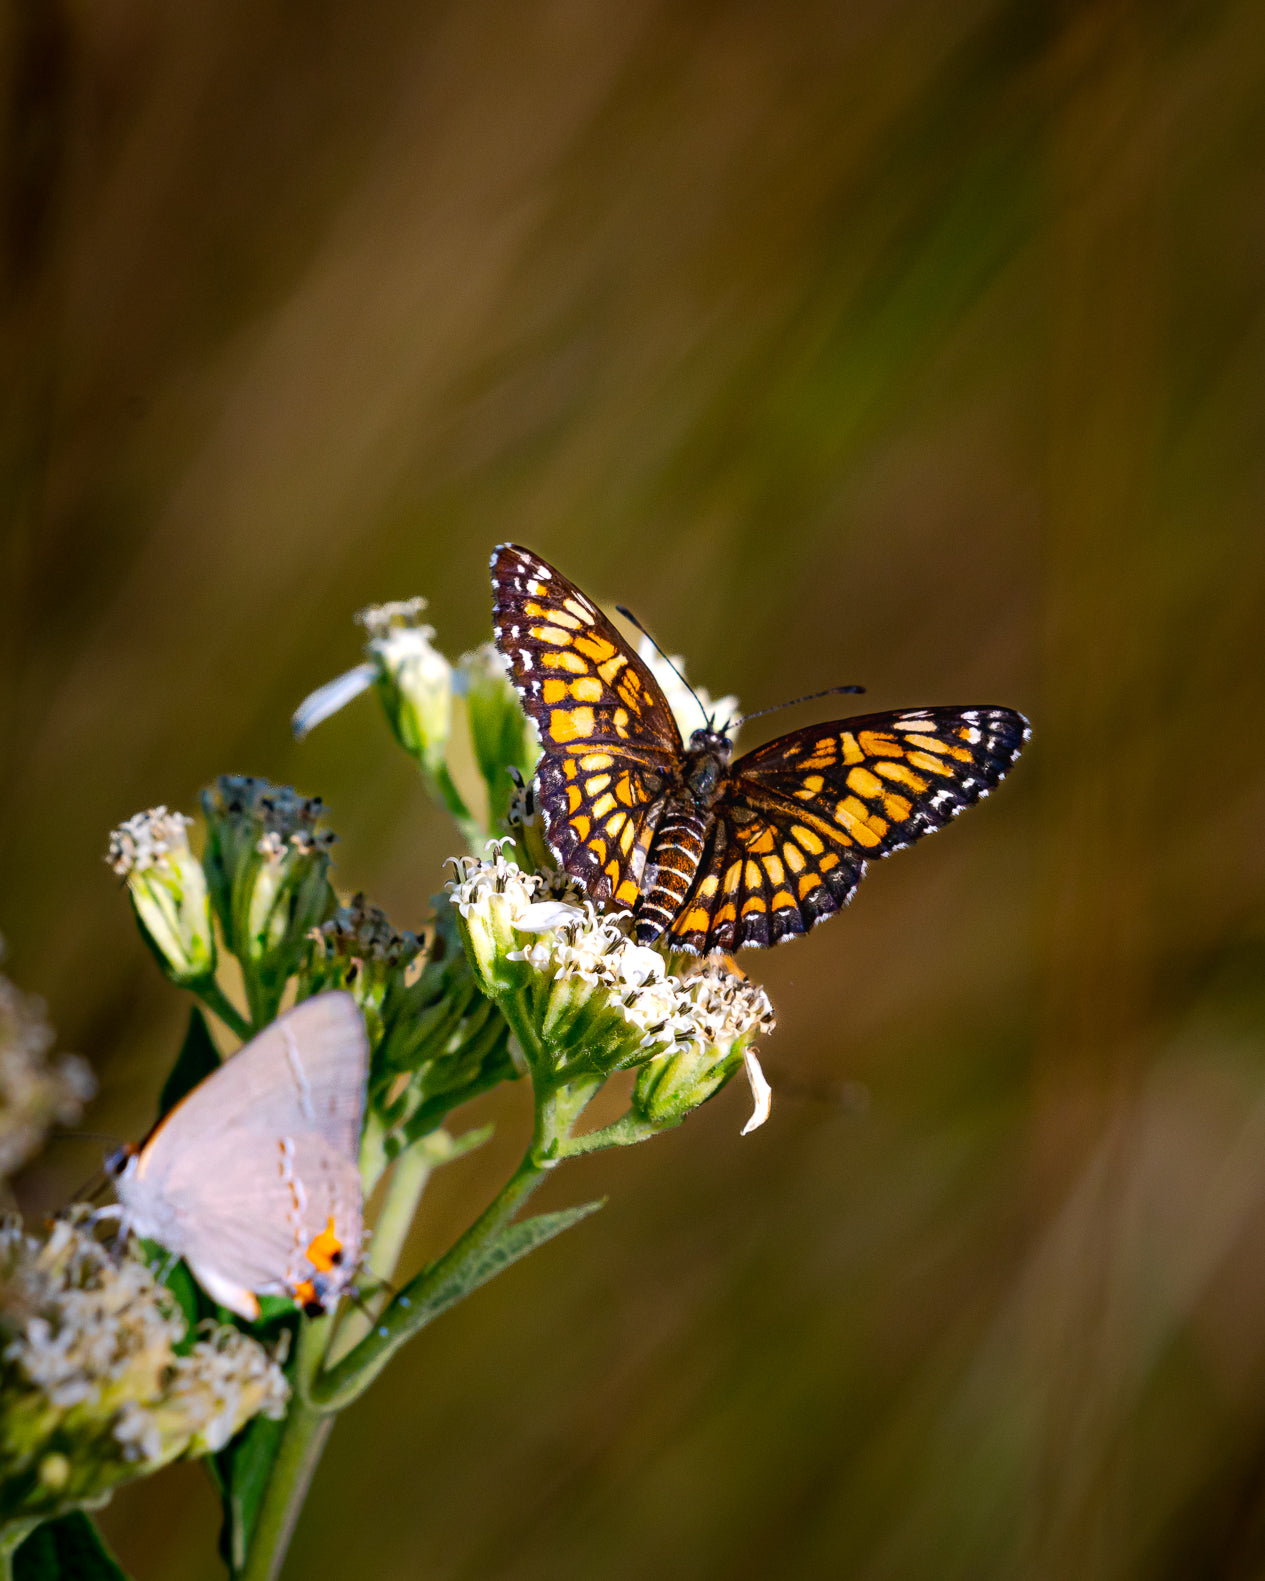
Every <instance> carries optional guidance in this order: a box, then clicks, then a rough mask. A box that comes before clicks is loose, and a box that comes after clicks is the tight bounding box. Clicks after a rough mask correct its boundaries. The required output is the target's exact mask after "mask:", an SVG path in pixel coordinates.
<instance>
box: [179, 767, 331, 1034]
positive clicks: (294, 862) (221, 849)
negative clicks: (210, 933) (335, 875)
mask: <svg viewBox="0 0 1265 1581" xmlns="http://www.w3.org/2000/svg"><path fill="white" fill-rule="evenodd" d="M202 808H203V811H204V812H205V814H206V820H207V844H206V856H205V858H204V862H205V867H206V873H207V878H208V880H209V883H210V890H211V898H212V900H213V902H214V904H215V909H216V912H217V913H218V915H219V919H220V926H221V928H222V929H223V931H224V937H225V941H226V943H227V945H228V948H229V949H230V950H231V951H232V953H233V954H234V955H235V956H236V957H237V959H238V960H239V961H240V962H241V966H242V971H243V974H244V977H245V981H246V988H247V993H248V995H249V997H250V1001H251V1013H252V1019H253V1020H254V1021H255V1022H256V1024H261V1023H262V1021H263V1020H266V1019H269V1018H270V1017H271V1015H273V1014H275V1012H276V1007H277V1004H278V1003H279V1002H280V997H281V992H282V990H283V989H284V987H285V983H286V979H287V978H288V977H290V976H291V975H292V974H293V973H294V972H295V971H296V970H297V969H298V965H299V960H300V957H301V955H302V953H303V950H304V947H305V945H306V942H307V936H308V934H309V933H310V932H311V930H312V929H313V928H314V927H316V926H317V924H318V923H321V922H323V921H324V920H325V918H326V917H327V916H328V915H329V914H330V912H331V911H332V910H333V909H334V907H335V905H336V898H335V895H334V891H333V890H332V889H331V887H330V883H329V864H330V856H329V850H330V847H331V846H332V845H333V843H334V840H335V839H336V836H335V835H333V834H332V833H330V831H329V830H327V829H322V828H320V827H319V825H320V822H321V820H322V819H323V818H324V816H325V807H324V804H323V803H322V801H321V799H320V797H319V796H312V797H305V796H300V795H298V794H297V793H296V792H295V791H293V790H291V789H290V787H289V786H288V785H284V786H277V785H271V784H269V783H268V781H267V780H259V779H252V778H250V777H249V776H243V775H235V774H223V775H221V776H220V778H219V779H218V780H216V782H215V784H214V785H212V786H209V787H208V788H207V789H206V790H204V791H203V792H202Z"/></svg>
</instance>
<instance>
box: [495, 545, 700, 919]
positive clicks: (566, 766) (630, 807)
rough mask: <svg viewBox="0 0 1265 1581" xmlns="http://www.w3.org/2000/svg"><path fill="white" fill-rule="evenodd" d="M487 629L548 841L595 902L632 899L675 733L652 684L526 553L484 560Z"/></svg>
mask: <svg viewBox="0 0 1265 1581" xmlns="http://www.w3.org/2000/svg"><path fill="white" fill-rule="evenodd" d="M492 597H493V609H492V621H493V631H494V634H495V637H496V645H497V647H498V648H499V649H500V651H501V653H502V654H504V656H505V658H506V660H507V661H508V663H509V667H510V674H511V677H512V679H513V682H514V686H515V688H516V689H517V691H518V695H519V697H520V698H521V699H522V703H523V707H524V709H525V710H526V712H527V713H528V715H529V716H530V717H531V719H532V720H533V721H534V722H535V725H536V729H537V731H538V733H539V735H540V742H541V747H542V749H543V751H542V756H541V760H540V765H539V768H538V769H537V796H538V799H539V804H540V808H541V812H542V814H543V816H544V820H545V827H546V830H547V832H548V836H549V841H550V844H551V845H552V846H553V848H554V850H555V851H556V852H557V855H558V858H559V860H560V861H561V863H562V865H563V867H564V868H565V869H566V870H567V871H568V872H569V873H572V874H574V875H575V876H576V877H577V878H579V879H580V880H581V881H582V882H583V884H584V886H585V888H586V889H587V891H588V893H589V894H590V895H591V896H592V897H593V899H594V900H595V901H598V902H604V901H613V902H614V903H615V904H616V905H617V906H620V907H624V908H627V907H631V906H633V905H634V904H635V903H636V900H637V897H638V895H639V893H640V889H641V874H642V870H643V868H644V866H645V859H646V852H647V850H648V849H649V846H650V841H651V838H652V837H653V834H654V827H655V822H656V819H657V816H658V812H659V809H660V808H661V806H662V795H663V791H664V788H665V786H666V785H668V784H670V783H671V782H672V780H673V779H674V777H675V775H676V773H677V768H678V765H679V762H680V759H681V753H682V746H681V734H680V731H679V730H678V729H677V726H676V721H675V719H674V718H673V717H672V710H671V709H670V708H669V706H668V702H667V699H666V698H665V697H664V695H663V691H662V688H661V687H660V686H659V684H658V682H657V681H656V680H655V679H654V677H653V675H651V673H650V671H649V669H648V668H647V666H646V665H645V664H644V663H643V662H642V660H641V659H640V658H639V657H638V656H637V654H636V653H635V652H634V651H633V650H632V648H630V647H629V646H628V644H627V643H626V642H625V641H624V639H623V637H621V636H620V634H619V632H618V631H617V630H616V629H615V627H614V626H613V625H612V624H611V622H610V621H609V620H607V618H606V617H605V615H603V614H602V612H601V610H600V609H598V607H597V606H596V604H594V603H593V601H592V600H591V599H590V598H588V597H586V595H585V594H583V593H581V592H580V590H579V589H578V588H577V587H575V586H573V584H572V583H570V582H568V581H567V579H566V578H565V577H564V576H562V575H561V574H560V573H559V572H557V571H555V570H554V568H553V567H552V566H550V565H546V563H545V562H544V561H543V560H541V559H540V558H539V557H538V556H537V555H534V554H532V553H531V552H530V551H529V550H527V549H521V548H519V547H518V546H517V545H514V544H502V545H501V546H500V548H498V549H497V550H496V552H495V553H494V554H493V556H492Z"/></svg>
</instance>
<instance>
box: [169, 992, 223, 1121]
mask: <svg viewBox="0 0 1265 1581" xmlns="http://www.w3.org/2000/svg"><path fill="white" fill-rule="evenodd" d="M219 1068H220V1055H219V1050H218V1049H217V1048H216V1046H215V1044H214V1043H213V1042H212V1041H211V1034H210V1033H209V1032H208V1031H207V1029H206V1021H205V1020H204V1019H203V1016H202V1012H201V1011H200V1010H199V1009H198V1007H197V1006H196V1005H194V1007H193V1009H192V1010H191V1011H190V1012H189V1028H188V1031H187V1032H186V1033H185V1035H184V1042H183V1043H182V1044H181V1046H180V1052H179V1054H177V1055H176V1063H175V1065H174V1066H173V1067H172V1070H171V1075H170V1076H168V1077H167V1080H166V1082H165V1083H164V1084H163V1090H162V1096H161V1097H160V1098H159V1100H158V1117H159V1119H161V1118H162V1116H163V1115H165V1114H166V1113H167V1112H168V1110H170V1109H174V1108H175V1106H176V1105H177V1104H178V1103H179V1102H180V1100H181V1099H182V1098H183V1097H184V1095H185V1094H186V1093H188V1092H192V1091H193V1089H194V1088H195V1087H196V1086H197V1085H198V1083H199V1082H200V1081H202V1080H203V1079H204V1078H205V1077H207V1076H209V1075H210V1074H211V1072H212V1071H215V1070H219Z"/></svg>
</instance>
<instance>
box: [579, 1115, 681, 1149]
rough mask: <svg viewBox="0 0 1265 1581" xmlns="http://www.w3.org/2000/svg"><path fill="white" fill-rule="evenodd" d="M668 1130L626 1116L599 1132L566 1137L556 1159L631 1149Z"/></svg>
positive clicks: (634, 1116) (635, 1117)
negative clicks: (605, 1150) (612, 1148)
mask: <svg viewBox="0 0 1265 1581" xmlns="http://www.w3.org/2000/svg"><path fill="white" fill-rule="evenodd" d="M678 1123H679V1122H678ZM669 1129H670V1127H669V1126H666V1125H652V1124H651V1122H650V1121H649V1120H640V1119H638V1118H637V1116H636V1115H634V1114H626V1115H623V1116H622V1117H621V1118H620V1119H618V1120H613V1121H612V1122H611V1124H610V1125H604V1126H603V1127H602V1128H601V1130H600V1131H589V1132H587V1133H586V1134H585V1135H584V1136H574V1137H568V1138H567V1140H566V1141H564V1142H563V1143H562V1144H561V1146H560V1147H559V1149H558V1157H559V1158H578V1157H579V1156H580V1154H581V1153H600V1152H602V1151H603V1149H605V1148H608V1147H631V1146H632V1145H633V1144H634V1143H635V1142H646V1141H649V1139H650V1138H651V1137H652V1136H658V1135H659V1133H660V1132H661V1131H666V1130H669Z"/></svg>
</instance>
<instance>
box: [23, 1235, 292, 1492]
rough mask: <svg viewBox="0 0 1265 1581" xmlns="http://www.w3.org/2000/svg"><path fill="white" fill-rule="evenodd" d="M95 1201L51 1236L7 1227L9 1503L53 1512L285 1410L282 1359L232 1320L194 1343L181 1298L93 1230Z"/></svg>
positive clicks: (203, 1450) (210, 1448)
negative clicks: (182, 1348) (183, 1347)
mask: <svg viewBox="0 0 1265 1581" xmlns="http://www.w3.org/2000/svg"><path fill="white" fill-rule="evenodd" d="M91 1220H92V1215H91V1213H90V1211H89V1210H88V1209H87V1208H86V1207H82V1206H81V1207H79V1208H77V1209H76V1210H73V1211H72V1213H71V1214H70V1215H68V1216H67V1217H65V1218H62V1219H59V1220H58V1221H57V1222H56V1223H55V1224H54V1226H53V1229H52V1232H51V1234H50V1235H49V1237H48V1239H47V1240H46V1241H39V1240H36V1239H35V1238H34V1237H32V1236H29V1235H27V1234H26V1233H25V1232H24V1231H23V1229H22V1227H21V1225H20V1224H18V1223H17V1222H16V1221H15V1220H8V1221H5V1222H3V1223H0V1507H2V1508H5V1509H6V1510H7V1511H13V1512H16V1510H17V1508H18V1507H20V1508H21V1512H22V1513H26V1514H34V1515H45V1514H52V1513H56V1512H57V1511H58V1510H59V1509H62V1508H69V1507H71V1506H73V1505H75V1504H80V1503H84V1502H90V1501H98V1500H100V1499H101V1498H102V1497H104V1496H105V1495H106V1494H108V1492H109V1491H110V1489H111V1488H112V1487H113V1486H114V1485H115V1484H116V1483H118V1482H120V1481H123V1480H125V1479H126V1478H128V1477H132V1476H136V1475H138V1474H140V1473H143V1472H149V1471H153V1470H156V1469H157V1468H158V1467H159V1466H160V1465H164V1464H165V1463H166V1462H167V1461H169V1460H174V1459H176V1458H177V1457H179V1456H181V1455H202V1454H208V1453H212V1452H214V1451H216V1450H218V1449H222V1448H223V1447H224V1445H225V1444H226V1443H227V1442H228V1441H229V1439H230V1438H231V1437H232V1436H233V1434H234V1433H236V1432H237V1430H238V1429H239V1428H240V1427H242V1426H243V1425H244V1424H245V1423H246V1422H247V1421H248V1420H249V1419H250V1418H251V1417H253V1416H255V1415H257V1414H258V1413H259V1412H261V1411H262V1412H264V1413H265V1414H266V1415H269V1416H272V1417H279V1416H280V1415H281V1414H282V1412H283V1411H284V1409H285V1404H286V1401H287V1399H288V1397H289V1387H288V1385H287V1383H286V1380H285V1377H284V1374H283V1373H282V1371H281V1368H280V1366H279V1365H278V1364H277V1361H276V1360H275V1359H274V1358H273V1357H272V1356H270V1355H269V1354H268V1352H267V1351H266V1350H265V1349H264V1348H263V1346H262V1345H260V1344H259V1343H258V1342H257V1341H255V1340H253V1339H251V1338H250V1337H249V1336H248V1335H246V1334H242V1333H241V1332H239V1331H238V1330H237V1329H235V1328H230V1327H213V1326H208V1328H207V1332H205V1334H204V1335H203V1336H202V1337H200V1338H198V1339H197V1340H196V1341H195V1342H194V1343H193V1345H192V1346H191V1347H190V1348H189V1349H188V1350H187V1351H186V1352H185V1353H184V1354H178V1353H177V1349H176V1347H177V1346H179V1345H180V1344H181V1342H182V1341H183V1340H184V1339H185V1337H186V1330H185V1321H184V1318H183V1316H182V1315H181V1312H180V1308H179V1306H178V1305H177V1303H176V1301H175V1298H174V1297H173V1296H172V1295H171V1294H170V1293H169V1292H168V1291H166V1290H165V1289H163V1287H162V1286H161V1285H159V1284H158V1283H157V1281H156V1280H155V1279H154V1276H153V1275H152V1274H151V1273H150V1271H149V1269H148V1268H147V1267H146V1266H145V1265H144V1263H142V1262H140V1261H139V1259H137V1258H136V1257H134V1256H131V1255H126V1254H125V1255H123V1256H120V1257H118V1258H116V1257H115V1256H113V1255H112V1254H111V1252H110V1251H109V1250H108V1249H107V1248H106V1247H105V1246H103V1245H102V1244H101V1243H100V1242H99V1241H97V1240H96V1239H95V1238H94V1237H93V1235H92V1234H91V1230H90V1225H91Z"/></svg>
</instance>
